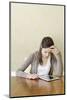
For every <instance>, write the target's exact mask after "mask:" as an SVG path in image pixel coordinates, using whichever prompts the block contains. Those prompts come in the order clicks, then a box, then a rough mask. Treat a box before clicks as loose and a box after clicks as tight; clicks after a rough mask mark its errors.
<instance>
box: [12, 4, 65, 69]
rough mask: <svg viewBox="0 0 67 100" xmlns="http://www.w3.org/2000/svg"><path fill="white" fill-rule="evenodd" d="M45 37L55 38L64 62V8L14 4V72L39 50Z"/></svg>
mask: <svg viewBox="0 0 67 100" xmlns="http://www.w3.org/2000/svg"><path fill="white" fill-rule="evenodd" d="M44 36H51V37H52V38H53V40H54V42H55V45H56V46H57V47H58V48H59V50H60V51H61V53H62V59H63V60H64V6H53V5H33V4H18V3H12V5H11V66H12V70H16V69H17V68H19V67H20V66H21V64H22V63H23V61H24V58H25V57H27V56H28V55H29V54H30V53H32V52H33V51H35V50H37V49H39V45H40V42H41V40H42V38H43V37H44ZM63 63H64V61H63Z"/></svg>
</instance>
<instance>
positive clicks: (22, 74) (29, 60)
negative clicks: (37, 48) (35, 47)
mask: <svg viewBox="0 0 67 100" xmlns="http://www.w3.org/2000/svg"><path fill="white" fill-rule="evenodd" d="M33 57H34V53H33V54H31V55H30V56H29V57H28V58H27V59H26V60H25V62H24V63H23V64H22V67H21V68H19V69H18V70H17V71H16V76H19V77H24V78H26V77H27V76H28V75H29V74H28V73H26V72H24V71H25V70H26V68H27V67H28V66H29V65H30V64H31V63H32V61H33Z"/></svg>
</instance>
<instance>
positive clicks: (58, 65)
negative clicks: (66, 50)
mask: <svg viewBox="0 0 67 100" xmlns="http://www.w3.org/2000/svg"><path fill="white" fill-rule="evenodd" d="M50 49H51V52H52V53H53V55H54V56H55V58H56V62H55V63H54V66H53V68H54V74H55V75H56V76H62V74H63V63H62V56H61V53H60V51H59V50H58V49H57V48H56V47H55V46H51V47H50Z"/></svg>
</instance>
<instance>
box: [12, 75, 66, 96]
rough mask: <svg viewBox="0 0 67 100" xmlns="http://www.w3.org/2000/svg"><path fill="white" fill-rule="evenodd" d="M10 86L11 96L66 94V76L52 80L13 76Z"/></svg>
mask: <svg viewBox="0 0 67 100" xmlns="http://www.w3.org/2000/svg"><path fill="white" fill-rule="evenodd" d="M10 87H11V89H10V96H11V97H19V96H41V95H44V96H45V95H55V94H64V77H62V78H61V79H59V80H54V81H51V82H46V81H44V80H41V79H37V80H30V79H25V78H22V77H11V83H10Z"/></svg>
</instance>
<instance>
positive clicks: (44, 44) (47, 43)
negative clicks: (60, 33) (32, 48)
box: [39, 37, 54, 64]
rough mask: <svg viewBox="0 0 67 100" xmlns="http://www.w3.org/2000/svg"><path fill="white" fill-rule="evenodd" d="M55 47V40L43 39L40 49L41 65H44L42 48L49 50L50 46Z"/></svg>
mask: <svg viewBox="0 0 67 100" xmlns="http://www.w3.org/2000/svg"><path fill="white" fill-rule="evenodd" d="M52 45H54V42H53V39H52V38H51V37H44V38H43V39H42V42H41V45H40V49H39V63H40V64H42V63H43V62H42V54H41V50H42V48H49V47H50V46H52Z"/></svg>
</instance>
